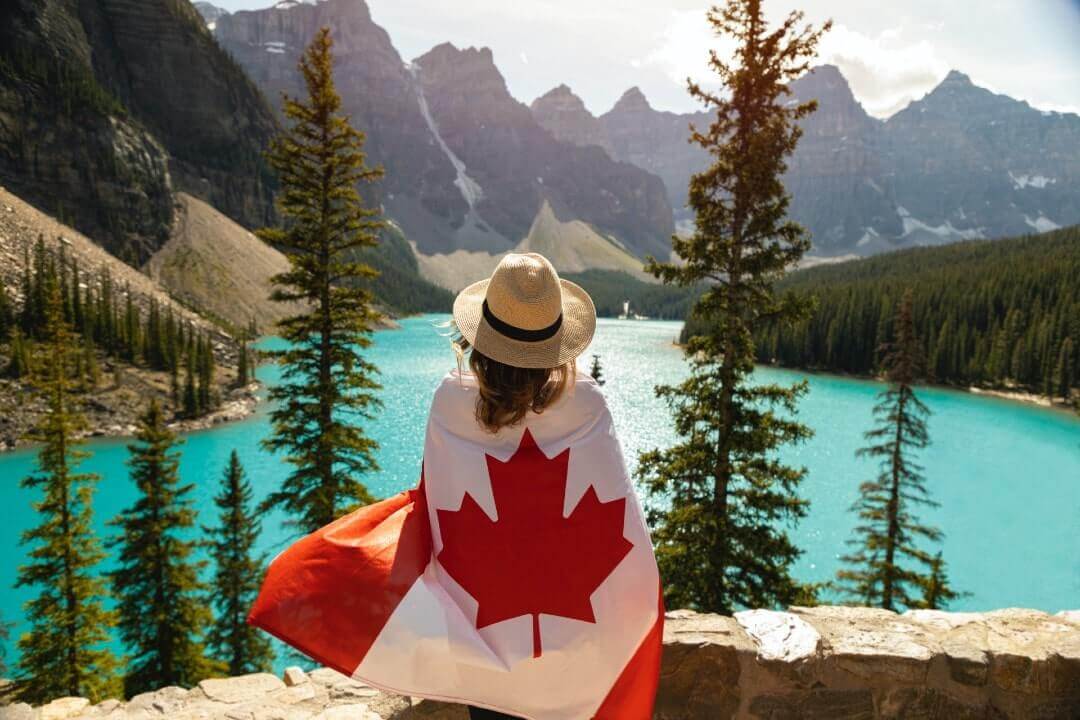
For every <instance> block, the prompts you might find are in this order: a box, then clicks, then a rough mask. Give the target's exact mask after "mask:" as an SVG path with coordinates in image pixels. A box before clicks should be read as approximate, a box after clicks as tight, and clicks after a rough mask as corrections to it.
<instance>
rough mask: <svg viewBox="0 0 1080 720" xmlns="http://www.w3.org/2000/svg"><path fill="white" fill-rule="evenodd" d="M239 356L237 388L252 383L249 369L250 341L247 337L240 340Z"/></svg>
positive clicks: (237, 362)
mask: <svg viewBox="0 0 1080 720" xmlns="http://www.w3.org/2000/svg"><path fill="white" fill-rule="evenodd" d="M237 356H238V357H237V361H236V385H237V387H245V386H246V385H247V384H248V383H249V382H251V377H250V372H251V370H250V368H249V367H248V363H249V360H248V340H247V338H246V337H242V338H240V347H239V350H238V353H237Z"/></svg>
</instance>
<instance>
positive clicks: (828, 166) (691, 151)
mask: <svg viewBox="0 0 1080 720" xmlns="http://www.w3.org/2000/svg"><path fill="white" fill-rule="evenodd" d="M791 91H792V95H793V96H794V98H796V99H798V100H800V101H801V100H810V99H817V100H818V103H819V105H818V110H817V112H815V113H814V114H812V115H811V116H810V117H809V118H808V119H807V120H805V121H804V123H803V131H804V134H803V137H802V139H801V140H800V142H799V145H798V148H797V150H796V151H795V153H794V155H793V156H792V158H791V160H790V162H789V166H788V172H787V174H786V176H785V184H786V186H787V188H788V190H789V192H790V193H791V195H792V204H791V214H792V216H793V217H794V218H795V219H796V220H798V221H800V222H801V223H803V224H804V225H805V226H806V227H807V228H808V229H809V230H810V231H811V233H812V234H813V241H814V250H813V252H814V253H815V254H817V255H824V256H830V255H832V256H835V255H843V254H847V253H857V254H863V255H865V254H872V253H876V252H882V251H886V250H893V249H897V248H902V247H909V246H913V245H936V244H942V243H946V242H952V241H955V240H963V239H973V238H995V237H1005V236H1012V235H1022V234H1025V233H1030V232H1045V231H1047V230H1053V229H1055V228H1057V227H1061V226H1064V225H1070V224H1074V223H1077V222H1080V192H1077V186H1078V184H1080V116H1077V115H1070V114H1064V113H1056V112H1043V111H1040V110H1036V109H1034V108H1032V107H1031V106H1030V105H1028V104H1027V103H1026V102H1021V101H1017V100H1014V99H1012V98H1009V97H1006V96H1004V95H996V94H994V93H992V92H990V91H989V90H986V89H984V88H980V87H978V86H976V85H975V84H974V83H973V82H972V81H971V79H970V78H969V77H967V76H966V75H964V74H963V73H960V72H956V71H953V72H951V73H949V75H948V76H947V77H946V78H945V79H944V80H943V81H942V82H941V84H939V85H938V86H937V87H936V88H934V89H933V90H932V91H931V92H930V93H928V94H927V95H926V96H925V97H924V98H922V99H920V100H917V101H915V102H913V103H911V104H910V105H909V106H908V107H907V108H905V109H904V110H902V111H900V112H899V113H897V114H895V115H893V116H892V117H890V118H888V119H887V120H879V119H877V118H874V117H871V116H870V115H868V114H867V113H866V111H865V110H864V109H863V108H862V106H861V105H859V103H858V101H857V100H856V99H855V97H854V95H853V94H852V92H851V89H850V87H849V85H848V83H847V81H846V80H845V79H844V77H843V75H842V74H841V73H840V71H839V70H838V69H837V68H836V67H835V66H831V65H824V66H820V67H817V68H815V69H814V70H813V71H812V72H810V73H808V74H807V75H805V76H803V77H802V78H799V79H798V80H796V81H795V82H793V83H792V86H791ZM532 111H533V115H534V116H535V117H536V118H537V120H538V121H539V122H540V123H541V124H542V125H543V126H544V127H545V128H547V129H548V130H549V131H551V132H552V134H554V135H555V136H556V137H559V138H562V139H564V140H566V141H568V142H573V143H575V144H579V145H596V146H599V147H602V148H604V149H605V151H606V152H608V153H609V154H611V156H612V157H615V158H617V159H620V160H624V161H626V162H630V163H633V164H635V165H638V166H640V167H642V168H645V169H647V170H649V171H651V172H654V173H656V174H658V175H659V176H660V177H661V178H662V179H663V180H664V184H665V186H666V187H667V190H668V198H669V201H670V202H671V204H672V206H673V207H674V208H676V217H677V218H679V219H680V220H681V221H684V222H688V221H689V220H690V216H689V214H688V213H687V211H686V209H685V208H684V205H685V198H686V187H687V183H688V181H689V179H690V176H691V174H693V173H694V172H698V171H700V170H701V169H703V168H704V167H705V165H706V164H707V157H706V155H705V154H704V153H703V151H701V149H700V148H698V147H697V146H694V145H690V144H688V143H687V136H688V128H689V126H690V125H698V126H701V125H703V124H705V123H707V122H708V120H709V118H708V116H707V115H706V114H704V113H690V114H676V113H669V112H662V111H659V110H655V109H653V108H652V107H650V106H649V104H648V101H647V100H646V98H645V96H644V95H643V94H642V93H641V91H640V90H638V89H637V88H631V89H630V90H628V91H627V92H626V93H625V94H624V95H623V96H622V97H621V98H620V99H619V101H618V102H617V103H616V104H615V106H614V107H613V108H612V109H611V110H610V111H609V112H607V113H604V114H603V115H601V116H600V117H595V116H593V115H592V114H590V113H589V112H588V110H587V109H586V108H585V105H584V103H583V102H582V101H581V99H580V98H578V97H577V96H575V95H574V94H573V92H572V91H571V90H570V88H568V87H566V86H565V85H561V86H559V87H557V88H555V89H554V90H551V91H550V92H548V93H546V94H545V95H543V96H541V97H539V98H537V99H536V100H535V101H534V102H533V104H532Z"/></svg>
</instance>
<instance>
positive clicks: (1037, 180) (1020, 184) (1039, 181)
mask: <svg viewBox="0 0 1080 720" xmlns="http://www.w3.org/2000/svg"><path fill="white" fill-rule="evenodd" d="M1009 179H1010V180H1012V182H1013V187H1015V188H1016V189H1017V190H1023V189H1024V188H1026V187H1033V188H1037V189H1039V190H1042V189H1044V188H1045V187H1046V186H1047V185H1050V184H1051V183H1056V182H1057V178H1049V177H1046V176H1045V175H1014V174H1013V171H1012V170H1010V171H1009Z"/></svg>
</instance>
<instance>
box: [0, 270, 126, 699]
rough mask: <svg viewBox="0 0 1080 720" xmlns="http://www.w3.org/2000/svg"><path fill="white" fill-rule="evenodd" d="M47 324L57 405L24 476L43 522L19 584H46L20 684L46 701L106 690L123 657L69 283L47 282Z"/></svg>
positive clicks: (31, 539)
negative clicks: (76, 382)
mask: <svg viewBox="0 0 1080 720" xmlns="http://www.w3.org/2000/svg"><path fill="white" fill-rule="evenodd" d="M42 309H43V314H44V318H45V319H44V332H43V336H44V338H45V343H46V347H47V350H48V353H49V362H47V363H42V367H43V368H44V370H43V373H44V378H43V385H44V387H43V390H44V392H45V395H46V396H47V398H48V412H47V413H46V415H45V417H44V418H43V419H42V421H41V424H40V425H39V426H38V427H37V429H36V430H35V432H34V433H33V434H32V436H31V437H32V439H34V440H36V441H39V442H40V443H41V444H42V445H41V450H40V451H39V452H38V471H37V472H36V473H35V474H33V475H30V476H29V477H27V478H25V479H24V480H23V481H22V486H23V487H24V488H29V489H33V490H40V492H41V499H40V500H38V501H36V502H35V503H34V510H35V512H36V513H37V515H38V517H39V518H40V524H39V525H37V526H36V527H33V528H31V529H29V530H27V531H25V532H24V533H23V535H22V543H23V544H24V545H28V546H29V550H28V552H27V557H28V562H27V563H26V564H25V565H22V566H21V567H20V568H19V574H18V580H17V582H16V586H18V587H29V588H34V589H36V590H38V595H37V597H35V598H34V599H33V600H30V601H29V602H28V603H27V604H26V608H25V617H26V621H27V623H28V624H29V626H30V629H29V631H27V632H26V633H25V634H24V635H23V636H22V637H21V638H19V641H18V647H19V652H20V657H19V662H18V680H17V683H16V694H17V695H18V697H19V698H20V699H21V700H23V701H25V702H29V703H33V704H44V703H46V702H48V701H50V700H52V699H54V698H57V697H64V696H80V697H87V698H90V699H91V700H93V701H95V702H96V701H98V700H102V699H105V698H106V697H108V696H110V695H111V694H113V693H114V691H115V690H117V688H116V687H115V684H114V682H113V678H114V677H115V675H116V669H117V662H116V659H115V657H113V655H112V653H111V652H110V650H109V649H108V642H109V630H110V628H111V627H112V626H113V624H114V621H115V617H114V615H113V614H112V613H111V612H109V611H108V610H106V609H105V599H106V597H107V595H108V591H107V587H106V584H105V582H104V580H103V579H102V578H101V577H99V576H98V575H96V574H95V573H94V569H95V567H96V566H97V565H98V564H99V563H100V562H101V560H102V559H103V558H104V557H105V555H104V552H103V551H102V548H101V543H100V541H99V540H98V538H97V537H96V535H95V534H94V530H93V507H92V504H93V492H94V486H95V485H96V484H97V481H98V477H97V476H96V475H93V474H90V473H78V472H76V468H77V467H78V464H79V463H80V462H81V461H82V460H84V459H86V458H87V457H88V453H86V452H84V451H81V450H79V449H78V446H79V444H80V443H79V441H78V440H77V439H76V438H77V437H78V435H79V433H80V432H81V431H83V430H85V429H86V421H85V419H84V418H83V417H82V415H81V414H80V413H79V411H78V409H77V407H76V405H75V403H74V402H73V401H72V399H71V389H70V387H69V378H68V372H69V370H70V366H71V348H72V347H73V343H72V341H71V332H70V330H69V328H68V326H67V325H66V323H65V322H64V319H63V307H62V299H61V293H60V288H59V286H58V285H57V284H56V283H48V284H47V286H46V288H45V292H44V305H43V308H42Z"/></svg>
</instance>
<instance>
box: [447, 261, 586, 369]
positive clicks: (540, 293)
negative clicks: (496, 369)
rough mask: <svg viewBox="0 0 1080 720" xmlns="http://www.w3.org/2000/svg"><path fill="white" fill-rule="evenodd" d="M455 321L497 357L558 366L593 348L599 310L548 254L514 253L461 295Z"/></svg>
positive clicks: (524, 364)
mask: <svg viewBox="0 0 1080 720" xmlns="http://www.w3.org/2000/svg"><path fill="white" fill-rule="evenodd" d="M454 322H455V323H457V327H458V330H459V331H461V335H462V336H463V337H464V338H465V339H466V340H468V341H469V344H470V345H472V346H473V347H474V348H476V349H477V350H478V351H479V352H481V353H483V354H484V355H487V356H488V357H489V358H491V359H492V360H497V361H498V362H501V363H503V364H505V365H512V366H514V367H522V368H553V367H558V366H560V365H563V364H565V363H568V362H570V361H571V360H573V359H574V358H576V357H577V356H578V355H580V354H581V353H582V352H584V350H585V348H587V347H588V346H589V342H590V341H591V340H592V336H593V331H594V330H596V308H595V307H594V306H593V301H592V298H590V297H589V294H588V293H587V292H585V291H584V290H582V289H581V288H580V287H579V286H577V285H575V284H574V283H572V282H570V281H569V280H560V279H559V274H558V273H557V272H555V268H554V267H552V265H551V263H550V262H548V259H547V258H546V257H544V256H543V255H539V254H537V253H524V254H519V253H510V254H508V255H506V256H505V257H504V258H503V259H502V261H500V262H499V266H498V267H497V268H495V272H493V273H492V274H491V277H490V278H489V279H487V280H481V281H480V282H477V283H473V284H472V285H470V286H468V287H467V288H465V289H464V290H462V291H461V292H460V293H458V296H457V299H455V300H454Z"/></svg>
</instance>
